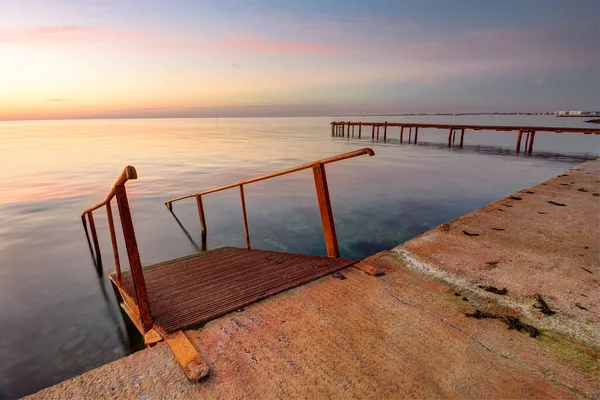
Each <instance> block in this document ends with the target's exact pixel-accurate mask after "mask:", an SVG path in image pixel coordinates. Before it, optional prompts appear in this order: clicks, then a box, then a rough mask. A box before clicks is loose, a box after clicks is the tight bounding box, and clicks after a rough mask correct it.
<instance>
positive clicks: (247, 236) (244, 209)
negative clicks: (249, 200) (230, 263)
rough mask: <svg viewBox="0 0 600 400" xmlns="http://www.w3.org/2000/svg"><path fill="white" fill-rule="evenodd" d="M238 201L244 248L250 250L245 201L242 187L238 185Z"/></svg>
mask: <svg viewBox="0 0 600 400" xmlns="http://www.w3.org/2000/svg"><path fill="white" fill-rule="evenodd" d="M240 200H241V202H242V217H243V218H244V234H245V235H246V248H247V249H249V248H250V233H249V232H248V217H247V216H246V200H245V199H244V185H240Z"/></svg>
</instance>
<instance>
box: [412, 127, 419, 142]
mask: <svg viewBox="0 0 600 400" xmlns="http://www.w3.org/2000/svg"><path fill="white" fill-rule="evenodd" d="M418 137H419V127H418V126H415V141H414V142H413V143H414V144H417V138H418Z"/></svg>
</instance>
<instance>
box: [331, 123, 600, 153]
mask: <svg viewBox="0 0 600 400" xmlns="http://www.w3.org/2000/svg"><path fill="white" fill-rule="evenodd" d="M356 126H358V133H357V135H358V138H359V139H360V138H361V137H362V127H363V126H370V127H371V138H372V139H375V138H376V137H377V139H379V128H380V127H383V140H384V141H385V140H387V129H388V127H399V128H400V144H402V143H403V141H404V129H405V128H408V129H409V131H408V134H409V137H408V143H411V142H412V143H415V144H416V143H417V139H418V135H419V128H434V129H448V147H452V146H454V144H455V142H456V131H460V143H459V147H461V148H462V147H463V143H464V137H465V130H467V129H470V130H475V131H480V130H490V131H518V132H519V134H518V136H517V143H516V147H515V152H516V153H517V154H519V152H520V151H521V141H522V137H523V133H526V134H527V136H526V138H525V152H526V153H529V154H531V153H532V151H533V140H534V138H535V133H536V132H555V133H581V134H586V135H589V134H596V135H598V134H600V129H592V128H562V127H548V126H499V125H465V124H453V125H450V124H428V123H402V122H390V123H388V122H387V121H385V122H352V121H334V122H332V123H331V136H332V137H338V136H341V137H348V138H349V137H350V135H352V137H354V134H355V132H354V131H355V129H354V128H355V127H356ZM412 128H415V136H414V141H413V138H412Z"/></svg>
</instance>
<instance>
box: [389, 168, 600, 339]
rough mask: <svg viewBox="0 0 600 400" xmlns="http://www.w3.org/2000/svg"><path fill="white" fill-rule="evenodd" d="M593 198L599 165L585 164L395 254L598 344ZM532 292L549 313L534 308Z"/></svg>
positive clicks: (596, 206)
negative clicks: (496, 291)
mask: <svg viewBox="0 0 600 400" xmlns="http://www.w3.org/2000/svg"><path fill="white" fill-rule="evenodd" d="M599 196H600V160H594V161H588V162H586V163H583V164H581V165H579V166H577V167H575V168H573V169H570V170H568V171H567V172H565V173H564V174H562V175H560V176H558V177H556V178H553V179H550V180H549V181H547V182H543V183H541V184H539V185H537V186H534V187H532V188H530V189H527V190H522V191H520V192H518V193H515V194H514V195H513V196H509V197H507V198H504V199H502V200H499V201H497V202H495V203H492V204H490V205H488V206H486V207H483V208H481V209H479V210H477V211H475V212H472V213H470V214H468V215H465V216H463V217H460V218H458V219H456V220H454V221H451V222H449V223H447V224H443V225H441V226H439V227H437V228H436V229H433V230H431V231H429V232H426V233H425V234H423V235H421V236H419V237H417V238H415V239H412V240H410V241H408V242H406V243H405V244H404V245H401V246H399V247H398V248H396V249H395V250H394V251H396V252H399V253H401V254H403V255H404V256H405V257H406V258H407V261H408V263H409V265H411V266H412V267H413V268H415V269H417V270H420V271H421V272H424V273H427V274H430V275H432V276H437V277H439V278H442V279H444V280H446V281H448V282H452V283H455V284H456V286H457V287H459V288H462V289H468V290H469V291H477V292H478V293H479V294H481V295H483V294H487V296H488V297H489V298H491V299H493V300H494V301H496V302H500V303H501V304H504V305H507V306H510V307H512V308H515V309H518V310H519V311H520V312H522V313H523V314H524V315H525V317H526V318H527V319H528V320H529V321H531V322H532V323H534V324H535V325H536V326H539V327H541V328H552V329H556V330H559V331H562V332H564V333H567V334H569V335H571V336H572V337H574V338H576V339H578V340H582V341H584V342H586V343H588V344H592V345H594V346H596V347H600V197H599ZM550 201H552V202H554V203H556V204H551V203H549V202H550ZM474 235H478V236H474ZM479 285H482V286H493V287H496V288H498V289H503V288H506V289H507V294H506V295H498V294H493V293H489V292H486V291H484V290H482V289H480V288H478V286H479ZM538 295H541V297H542V299H543V300H544V301H545V302H546V303H547V304H548V306H549V307H550V309H551V310H552V311H554V312H555V314H553V315H551V316H547V315H544V314H543V313H542V312H541V310H540V309H539V308H536V305H538V304H537V303H538V297H537V296H538Z"/></svg>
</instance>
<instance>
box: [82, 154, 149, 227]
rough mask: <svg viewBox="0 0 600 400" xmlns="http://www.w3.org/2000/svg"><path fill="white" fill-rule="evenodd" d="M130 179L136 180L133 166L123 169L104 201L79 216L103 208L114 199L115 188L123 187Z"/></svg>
mask: <svg viewBox="0 0 600 400" xmlns="http://www.w3.org/2000/svg"><path fill="white" fill-rule="evenodd" d="M130 179H137V171H136V170H135V168H134V167H133V166H131V165H128V166H126V167H125V168H124V169H123V172H121V175H119V177H118V178H117V181H116V182H115V184H114V185H113V186H112V188H111V189H110V192H109V193H108V196H106V199H104V200H103V201H101V202H100V203H98V204H96V205H95V206H93V207H90V208H88V209H87V210H85V211H84V212H82V213H81V216H82V217H83V216H84V215H85V214H87V213H89V212H92V211H94V210H97V209H99V208H100V207H102V206H105V205H106V204H107V203H108V202H109V201H111V200H112V198H113V197H115V188H116V187H117V186H123V185H124V184H125V182H127V181H128V180H130Z"/></svg>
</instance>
